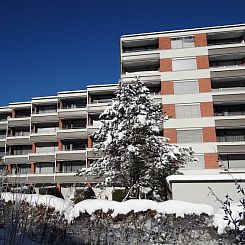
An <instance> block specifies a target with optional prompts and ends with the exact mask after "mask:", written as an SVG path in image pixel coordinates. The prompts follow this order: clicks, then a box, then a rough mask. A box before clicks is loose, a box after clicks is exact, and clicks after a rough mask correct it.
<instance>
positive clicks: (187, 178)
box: [167, 173, 245, 183]
mask: <svg viewBox="0 0 245 245" xmlns="http://www.w3.org/2000/svg"><path fill="white" fill-rule="evenodd" d="M235 180H238V181H239V180H245V173H220V174H195V175H184V174H179V175H178V174H176V175H170V176H168V177H167V182H168V183H173V182H175V183H178V182H198V181H235Z"/></svg>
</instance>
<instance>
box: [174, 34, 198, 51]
mask: <svg viewBox="0 0 245 245" xmlns="http://www.w3.org/2000/svg"><path fill="white" fill-rule="evenodd" d="M194 46H195V43H194V36H187V37H173V38H171V48H172V49H178V48H192V47H194Z"/></svg>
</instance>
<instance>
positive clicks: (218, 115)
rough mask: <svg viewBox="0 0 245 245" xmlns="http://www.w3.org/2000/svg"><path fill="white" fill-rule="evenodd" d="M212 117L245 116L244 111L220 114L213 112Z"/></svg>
mask: <svg viewBox="0 0 245 245" xmlns="http://www.w3.org/2000/svg"><path fill="white" fill-rule="evenodd" d="M214 115H215V116H217V117H225V116H242V115H245V111H222V112H215V113H214Z"/></svg>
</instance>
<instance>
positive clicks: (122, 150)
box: [87, 78, 193, 201]
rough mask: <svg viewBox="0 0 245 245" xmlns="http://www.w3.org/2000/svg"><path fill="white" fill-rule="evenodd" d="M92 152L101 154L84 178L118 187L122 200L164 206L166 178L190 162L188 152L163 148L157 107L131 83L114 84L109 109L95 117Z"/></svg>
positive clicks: (168, 146) (139, 84)
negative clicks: (150, 201)
mask: <svg viewBox="0 0 245 245" xmlns="http://www.w3.org/2000/svg"><path fill="white" fill-rule="evenodd" d="M100 119H101V121H102V126H101V127H100V129H99V130H98V132H96V133H95V134H94V142H95V145H94V151H96V152H98V151H99V152H103V154H102V155H103V156H102V158H101V159H99V160H98V161H96V162H95V163H93V164H92V166H91V169H90V171H89V172H88V171H87V174H92V175H99V176H103V177H104V178H105V181H104V183H103V184H104V185H105V186H122V187H125V190H126V193H127V195H126V198H128V199H129V198H149V199H153V200H159V201H162V200H165V199H166V196H167V195H166V193H167V192H166V190H167V183H166V177H167V176H169V175H171V174H174V173H176V171H177V170H178V168H179V167H180V166H183V165H184V164H185V163H186V162H187V161H192V160H193V157H192V155H193V152H192V150H191V149H186V148H179V147H177V146H176V145H171V144H169V143H168V139H166V138H165V137H163V136H162V133H161V130H160V126H161V125H163V121H164V120H165V119H166V118H164V116H163V113H162V105H161V104H156V103H154V101H153V99H152V97H151V96H150V92H149V89H148V88H147V87H145V86H144V85H143V84H142V82H141V81H140V80H139V79H138V78H137V79H135V80H134V81H132V83H129V84H126V83H123V84H120V86H119V89H118V91H117V92H116V99H115V100H113V102H112V104H111V106H110V107H109V109H107V110H105V112H104V113H102V114H101V115H100Z"/></svg>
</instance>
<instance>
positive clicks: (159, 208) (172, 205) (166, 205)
mask: <svg viewBox="0 0 245 245" xmlns="http://www.w3.org/2000/svg"><path fill="white" fill-rule="evenodd" d="M1 197H2V199H4V200H5V201H26V202H28V203H30V204H31V205H33V206H36V205H47V206H49V207H52V208H55V210H56V211H59V212H60V213H62V214H64V215H65V217H66V219H67V220H68V221H69V222H70V221H72V220H73V219H74V218H77V217H79V215H80V213H85V212H87V213H88V214H92V213H94V212H95V211H96V210H102V211H103V212H105V213H106V212H108V211H109V210H112V211H113V212H112V214H111V215H112V217H116V216H117V215H118V214H128V213H129V212H131V211H133V212H135V213H137V212H141V211H143V212H144V211H147V210H149V209H150V210H155V211H156V212H157V213H161V214H176V216H180V217H184V215H187V214H196V215H200V214H202V213H205V214H208V215H214V209H213V207H211V206H209V205H206V204H195V203H189V202H183V201H175V200H169V201H166V202H154V201H151V200H142V199H141V200H128V201H125V202H116V201H109V200H99V199H88V200H84V201H82V202H79V203H77V204H76V205H74V206H73V205H72V204H71V203H70V202H67V201H65V200H63V199H61V198H57V197H54V196H50V195H38V194H32V195H30V194H13V193H9V192H7V193H2V195H1Z"/></svg>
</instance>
